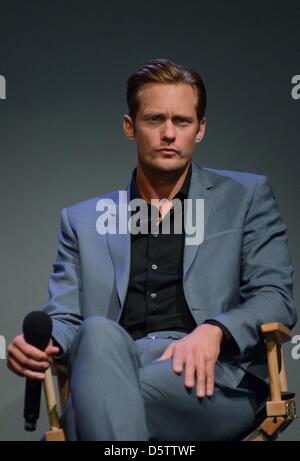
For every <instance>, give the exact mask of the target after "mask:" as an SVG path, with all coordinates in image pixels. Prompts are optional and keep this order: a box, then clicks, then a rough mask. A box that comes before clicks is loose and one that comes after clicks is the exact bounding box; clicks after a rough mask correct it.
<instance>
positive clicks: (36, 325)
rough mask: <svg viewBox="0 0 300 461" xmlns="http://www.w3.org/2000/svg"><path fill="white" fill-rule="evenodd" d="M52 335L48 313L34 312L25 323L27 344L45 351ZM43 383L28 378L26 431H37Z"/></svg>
mask: <svg viewBox="0 0 300 461" xmlns="http://www.w3.org/2000/svg"><path fill="white" fill-rule="evenodd" d="M51 333H52V320H51V318H50V317H49V315H48V314H46V312H43V311H33V312H30V314H28V315H27V316H26V317H25V319H24V322H23V335H24V339H25V341H26V342H27V343H29V344H31V345H32V346H34V347H37V348H38V349H40V350H41V351H44V350H45V349H46V347H47V345H48V343H49V340H50V338H51ZM41 390H42V383H41V381H37V380H34V379H29V378H26V387H25V401H24V418H25V430H26V431H35V429H36V422H37V420H38V418H39V415H40V403H41Z"/></svg>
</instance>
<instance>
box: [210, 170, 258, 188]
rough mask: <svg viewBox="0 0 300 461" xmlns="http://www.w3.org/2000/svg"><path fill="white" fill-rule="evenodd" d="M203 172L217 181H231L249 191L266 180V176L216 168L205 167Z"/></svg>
mask: <svg viewBox="0 0 300 461" xmlns="http://www.w3.org/2000/svg"><path fill="white" fill-rule="evenodd" d="M203 170H205V171H206V172H208V173H209V174H210V175H211V177H212V178H213V179H215V180H216V181H229V182H232V181H233V182H235V183H238V184H241V185H242V186H245V187H246V188H247V189H249V188H250V189H251V188H253V187H255V185H256V184H257V182H258V181H261V180H262V179H263V178H266V177H265V176H264V175H261V174H256V173H249V172H247V171H237V170H219V169H215V168H207V167H203Z"/></svg>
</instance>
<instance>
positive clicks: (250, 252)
mask: <svg viewBox="0 0 300 461" xmlns="http://www.w3.org/2000/svg"><path fill="white" fill-rule="evenodd" d="M129 191H130V185H129V186H128V188H127V192H128V197H129V194H130V192H129ZM118 192H119V191H116V192H112V193H109V194H107V195H104V196H101V197H95V198H92V199H89V200H86V201H84V202H80V203H78V204H76V205H74V206H71V207H69V208H67V209H64V210H63V211H62V215H61V235H60V239H59V248H58V256H57V259H56V262H55V264H54V267H53V272H52V273H51V275H50V279H49V300H48V302H47V304H46V305H45V310H46V312H47V313H48V314H49V315H51V317H52V319H53V324H54V330H53V336H54V338H55V339H56V340H57V341H58V342H59V343H60V344H61V346H62V348H63V350H64V354H63V356H62V357H61V361H62V362H67V359H68V354H69V351H70V347H71V345H72V342H73V340H74V337H75V335H76V333H77V331H78V328H79V327H80V324H81V322H82V321H83V319H85V318H87V317H89V316H93V315H102V316H105V317H108V318H110V319H112V320H115V321H118V320H119V319H120V316H121V313H122V307H123V305H124V301H125V297H126V292H127V286H128V280H129V271H130V234H129V233H127V234H119V235H118V234H117V235H111V234H106V235H99V234H98V233H97V231H96V221H97V218H98V217H99V212H98V211H97V210H96V204H97V202H98V200H99V199H111V200H113V201H114V202H116V203H118V200H119V194H118ZM189 198H191V199H196V198H203V199H204V216H205V224H204V241H203V243H201V244H200V245H186V246H185V249H184V260H183V287H184V293H185V296H186V300H187V304H188V306H189V308H190V310H191V313H192V315H193V317H194V319H195V321H196V322H197V324H201V323H202V322H204V321H205V320H208V319H215V320H217V321H218V322H220V323H221V324H223V325H224V326H225V327H226V328H227V329H228V330H229V332H230V333H231V335H232V337H233V338H234V340H235V342H236V345H237V346H238V354H237V356H236V357H234V360H235V361H236V364H237V365H238V367H239V369H241V368H242V369H243V370H248V371H250V372H252V373H254V374H255V375H257V376H260V377H262V378H265V377H266V375H267V368H266V366H265V363H266V358H265V349H264V343H263V340H262V337H261V334H260V329H259V326H260V324H262V323H266V322H281V323H283V324H285V325H287V326H288V327H292V326H293V325H294V324H295V322H296V312H295V308H294V305H293V299H292V272H293V269H292V266H291V262H290V256H289V251H288V245H287V235H286V226H285V224H284V222H283V221H282V219H281V217H280V215H279V212H278V209H277V205H276V203H275V200H274V197H273V194H272V191H271V189H270V186H269V184H268V180H267V178H266V177H265V176H259V175H254V174H250V173H242V172H236V171H221V170H212V169H208V168H202V167H199V166H197V165H196V164H195V163H193V162H192V177H191V185H190V190H189ZM125 205H126V204H125ZM118 211H119V207H118V206H117V208H116V212H117V218H118Z"/></svg>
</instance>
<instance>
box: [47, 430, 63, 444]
mask: <svg viewBox="0 0 300 461" xmlns="http://www.w3.org/2000/svg"><path fill="white" fill-rule="evenodd" d="M45 440H46V442H65V440H66V438H65V434H64V431H63V429H53V430H52V431H48V432H46V433H45Z"/></svg>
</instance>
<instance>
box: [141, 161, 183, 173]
mask: <svg viewBox="0 0 300 461" xmlns="http://www.w3.org/2000/svg"><path fill="white" fill-rule="evenodd" d="M188 163H189V160H181V161H178V159H171V158H165V159H159V160H158V161H157V162H153V163H152V164H151V169H152V170H155V171H157V172H161V173H168V172H170V173H171V172H175V171H182V170H184V169H185V168H186V166H187V164H188ZM149 166H150V165H149Z"/></svg>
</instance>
